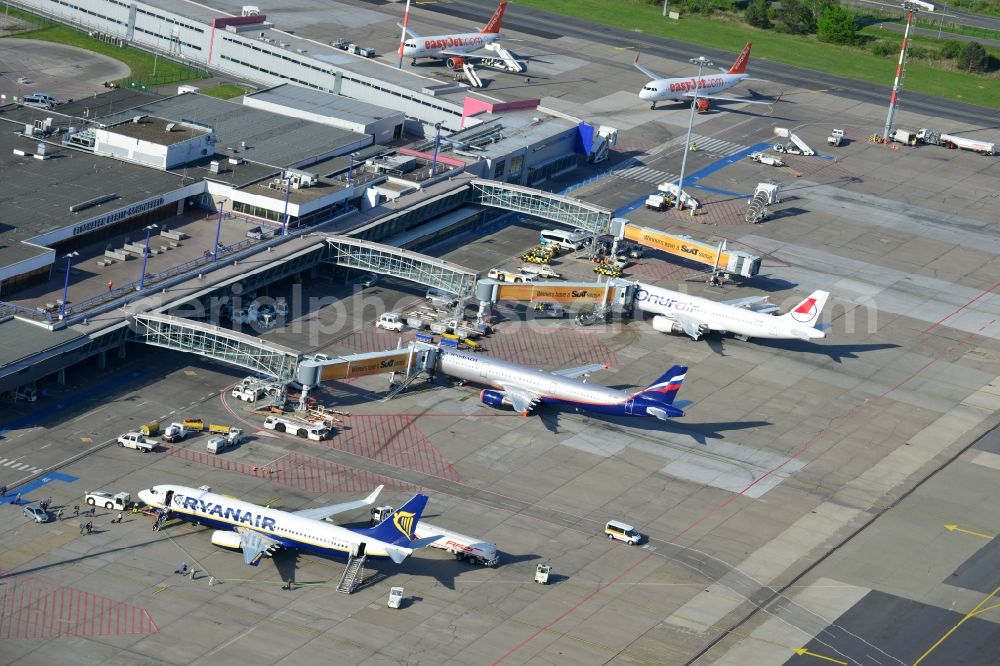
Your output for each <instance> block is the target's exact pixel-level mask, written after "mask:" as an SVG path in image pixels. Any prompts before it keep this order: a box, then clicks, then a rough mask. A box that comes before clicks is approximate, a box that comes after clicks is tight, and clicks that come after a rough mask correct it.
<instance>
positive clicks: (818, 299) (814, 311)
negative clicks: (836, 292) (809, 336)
mask: <svg viewBox="0 0 1000 666" xmlns="http://www.w3.org/2000/svg"><path fill="white" fill-rule="evenodd" d="M829 297H830V292H828V291H814V292H813V293H811V294H809V298H807V299H806V300H804V301H802V302H801V303H799V304H798V305H796V306H795V307H794V308H792V309H791V310H789V311H788V312H786V313H785V314H783V315H781V316H782V317H787V318H788V319H791V320H792V321H795V322H798V323H800V324H804V325H806V326H813V327H817V324H818V323H819V316H820V315H821V314H822V313H823V308H824V307H825V306H826V299H828V298H829Z"/></svg>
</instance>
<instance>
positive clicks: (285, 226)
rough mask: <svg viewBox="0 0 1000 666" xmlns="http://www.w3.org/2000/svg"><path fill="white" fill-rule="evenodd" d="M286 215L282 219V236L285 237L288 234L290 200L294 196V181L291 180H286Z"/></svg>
mask: <svg viewBox="0 0 1000 666" xmlns="http://www.w3.org/2000/svg"><path fill="white" fill-rule="evenodd" d="M284 181H285V214H284V216H283V217H282V218H281V235H282V236H285V235H287V234H288V198H289V197H290V196H292V181H291V179H290V178H285V179H284Z"/></svg>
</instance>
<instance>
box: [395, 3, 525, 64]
mask: <svg viewBox="0 0 1000 666" xmlns="http://www.w3.org/2000/svg"><path fill="white" fill-rule="evenodd" d="M506 9H507V3H506V2H501V3H500V5H499V6H498V7H497V9H496V11H495V12H493V16H491V17H490V20H489V22H488V23H487V24H486V26H485V27H484V28H483V29H482V30H480V31H479V32H463V33H460V34H454V35H432V36H430V37H421V36H420V35H418V34H417V33H415V32H414V31H413V30H411V29H410V28H408V27H407V26H406V25H404V24H402V23H400V24H399V27H400V28H402V29H403V30H404V31H405V32H406V34H408V35H409V36H410V39H407V40H406V41H404V42H403V44H402V45H401V46H400V48H401V49H402V55H403V57H405V58H410V59H411V63H410V64H413V65H415V64H416V63H417V58H434V59H435V60H444V61H445V63H446V64H447V65H448V67H450V68H451V69H459V68H461V67H462V64H463V63H464V62H465V60H466V59H469V58H476V59H478V58H491V57H494V56H492V55H490V54H487V53H483V54H478V55H477V54H476V52H477V51H481V50H484V49H486V47H487V46H488V45H489V44H492V43H494V42H495V41H497V40H498V39H501V38H502V37H503V35H501V34H500V24H501V23H503V13H504V10H506Z"/></svg>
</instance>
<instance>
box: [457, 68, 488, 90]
mask: <svg viewBox="0 0 1000 666" xmlns="http://www.w3.org/2000/svg"><path fill="white" fill-rule="evenodd" d="M462 73H463V74H465V79H466V80H467V81H468V82H469V84H470V85H471V86H472V87H473V88H482V87H483V80H482V79H480V78H479V74H477V73H476V68H475V67H474V66H473V65H472V63H471V62H467V63H463V64H462Z"/></svg>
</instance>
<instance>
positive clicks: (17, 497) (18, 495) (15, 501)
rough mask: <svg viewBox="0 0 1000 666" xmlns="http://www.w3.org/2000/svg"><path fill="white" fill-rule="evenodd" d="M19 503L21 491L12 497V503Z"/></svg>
mask: <svg viewBox="0 0 1000 666" xmlns="http://www.w3.org/2000/svg"><path fill="white" fill-rule="evenodd" d="M20 503H21V493H18V494H17V496H16V497H14V504H20Z"/></svg>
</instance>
